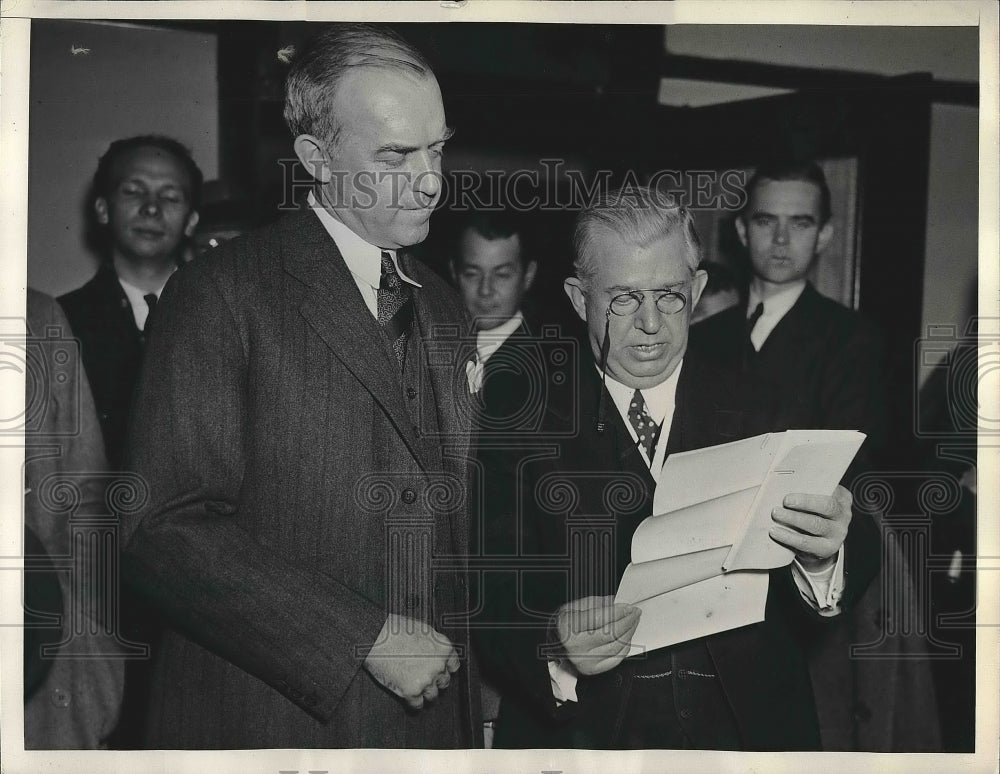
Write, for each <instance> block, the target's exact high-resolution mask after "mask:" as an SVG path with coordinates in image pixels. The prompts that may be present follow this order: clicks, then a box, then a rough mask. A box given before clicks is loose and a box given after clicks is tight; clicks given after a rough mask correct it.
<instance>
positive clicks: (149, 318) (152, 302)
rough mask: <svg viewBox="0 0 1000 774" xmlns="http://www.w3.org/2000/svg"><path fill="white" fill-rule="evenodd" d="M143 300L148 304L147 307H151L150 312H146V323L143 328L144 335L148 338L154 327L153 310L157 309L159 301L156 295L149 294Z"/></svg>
mask: <svg viewBox="0 0 1000 774" xmlns="http://www.w3.org/2000/svg"><path fill="white" fill-rule="evenodd" d="M142 299H143V301H145V302H146V306H147V307H149V311H148V312H146V322H145V324H144V325H143V326H142V333H143V335H144V336H148V335H149V332H150V331H151V330H152V326H153V310H154V309H156V301H157V297H156V293H147V294H146V295H144V296H143V297H142Z"/></svg>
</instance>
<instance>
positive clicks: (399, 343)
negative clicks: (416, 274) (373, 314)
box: [377, 251, 413, 366]
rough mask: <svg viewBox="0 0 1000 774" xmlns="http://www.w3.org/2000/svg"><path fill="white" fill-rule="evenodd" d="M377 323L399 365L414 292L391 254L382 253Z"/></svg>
mask: <svg viewBox="0 0 1000 774" xmlns="http://www.w3.org/2000/svg"><path fill="white" fill-rule="evenodd" d="M377 298H378V322H379V325H381V326H382V330H383V331H385V335H386V337H387V338H388V339H389V343H390V344H392V351H393V352H394V353H395V354H396V359H397V360H398V361H399V364H400V366H402V365H403V361H404V360H405V358H406V341H407V339H408V338H409V335H410V324H411V323H412V322H413V294H412V292H411V291H410V286H409V285H408V284H407V283H405V282H403V281H402V280H401V279H400V277H399V273H398V272H397V271H396V264H395V263H393V260H392V256H391V255H390V254H389V253H387V252H385V251H383V252H382V278H381V281H380V284H379V288H378V293H377Z"/></svg>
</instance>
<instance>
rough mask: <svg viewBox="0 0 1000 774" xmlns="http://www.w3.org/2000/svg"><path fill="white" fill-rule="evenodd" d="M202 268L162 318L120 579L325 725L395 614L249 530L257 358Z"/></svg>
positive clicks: (133, 451) (169, 297)
mask: <svg viewBox="0 0 1000 774" xmlns="http://www.w3.org/2000/svg"><path fill="white" fill-rule="evenodd" d="M213 260H215V259H213ZM218 260H222V259H218ZM202 268H203V267H198V266H195V265H192V266H189V267H186V268H185V269H182V270H181V271H179V272H177V273H176V274H175V276H174V277H173V278H172V279H171V281H170V282H169V283H168V285H167V287H166V289H165V291H164V293H163V297H162V299H161V302H160V304H159V305H158V306H157V310H156V312H157V319H156V326H155V330H154V332H153V334H152V336H151V337H150V340H149V346H148V349H147V352H146V357H145V363H144V368H143V373H142V376H141V378H140V383H139V387H138V391H137V395H136V399H135V403H134V408H133V421H132V425H131V430H130V436H129V443H128V448H127V457H126V465H127V467H128V468H129V469H131V470H133V471H135V472H136V473H138V474H139V475H140V476H141V478H142V479H144V481H145V484H146V486H147V487H148V493H142V492H140V493H138V497H139V498H140V499H142V498H143V497H145V496H146V495H148V498H147V499H146V500H145V503H144V504H143V505H142V506H141V507H137V510H136V511H135V512H134V513H133V514H131V515H125V516H123V519H122V546H123V549H122V569H123V575H124V576H125V577H126V579H127V580H129V581H130V582H131V583H132V584H133V585H134V586H135V587H136V588H137V589H138V590H139V591H140V592H141V593H142V594H144V595H145V596H147V597H148V598H149V599H150V600H151V601H152V603H153V604H155V605H157V606H158V607H159V608H160V609H161V610H162V611H163V613H164V614H165V615H166V617H167V618H168V619H169V620H170V621H171V623H172V624H173V626H175V627H176V628H177V629H179V630H180V631H182V632H183V633H184V634H185V635H186V636H188V637H190V638H191V639H192V640H194V641H195V642H197V643H199V644H200V645H202V646H203V647H206V648H208V649H209V650H212V651H213V652H215V653H216V654H218V655H219V656H221V657H222V658H224V659H226V660H228V661H230V662H231V663H233V664H235V665H236V666H238V667H240V668H241V669H243V670H245V671H246V672H248V673H250V674H252V675H254V676H256V677H258V678H259V679H261V680H263V681H264V682H265V683H267V684H268V685H270V686H271V687H273V688H275V689H276V690H278V691H280V692H281V693H282V694H284V695H285V696H286V697H288V698H289V699H290V700H292V701H293V702H296V703H297V704H298V705H299V706H301V707H302V708H303V709H305V710H306V711H308V712H310V713H312V714H314V715H315V716H317V717H319V718H320V719H328V718H329V717H330V716H331V715H332V713H333V711H334V709H335V708H336V706H337V704H338V702H339V700H340V698H341V697H342V696H343V694H344V692H345V691H346V690H347V688H348V685H349V684H350V683H351V681H352V680H353V679H354V678H355V676H356V674H357V671H358V669H359V668H360V667H361V664H362V661H363V657H364V654H363V653H359V652H358V651H357V648H358V645H359V644H361V643H371V642H374V641H375V638H376V636H377V635H378V633H379V631H380V629H381V627H382V625H383V623H384V621H385V617H386V614H385V611H384V610H382V609H381V608H380V607H379V606H377V605H376V604H374V603H372V602H371V601H369V600H368V599H365V598H363V597H361V596H359V595H358V594H357V593H356V592H354V591H353V590H351V589H350V588H347V587H345V586H344V585H343V584H341V583H339V582H337V581H335V580H334V579H332V578H331V577H329V576H326V575H324V574H322V573H319V572H316V571H312V570H308V569H304V568H302V567H300V566H297V565H296V563H295V562H294V561H291V560H290V558H288V557H282V556H280V555H278V554H277V553H276V552H275V551H274V550H272V549H269V548H268V546H266V545H264V544H262V543H261V542H258V541H257V540H256V539H254V538H253V537H252V536H251V535H250V534H249V533H248V532H247V531H246V529H244V528H243V527H242V525H241V520H240V513H239V511H238V503H239V501H240V490H241V486H242V485H243V479H244V475H245V473H244V471H245V464H246V463H245V461H246V459H247V456H248V455H250V454H251V453H252V451H253V445H254V443H255V438H254V435H255V428H254V427H252V426H250V423H249V421H248V411H247V404H248V400H249V399H250V396H249V387H248V379H247V369H248V363H249V362H250V358H251V357H252V345H251V341H250V336H249V334H248V333H247V331H246V330H242V329H241V327H240V323H239V319H238V315H236V314H234V312H233V309H232V307H231V305H230V303H229V302H228V301H227V299H226V297H225V296H224V294H223V293H222V292H221V290H220V287H219V285H218V284H217V283H216V281H215V279H214V277H213V275H212V274H211V273H209V271H208V270H201V269H202ZM186 269H194V271H188V270H186ZM278 517H280V518H295V514H279V515H276V518H278Z"/></svg>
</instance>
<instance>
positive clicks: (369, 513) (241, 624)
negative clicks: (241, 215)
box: [122, 24, 481, 749]
mask: <svg viewBox="0 0 1000 774" xmlns="http://www.w3.org/2000/svg"><path fill="white" fill-rule="evenodd" d="M285 119H286V122H287V124H288V126H289V129H290V130H291V134H292V136H293V137H294V138H295V139H294V144H293V147H294V150H295V153H296V156H297V157H298V159H299V161H300V162H301V164H302V166H303V167H304V168H305V170H306V172H307V173H308V174H309V176H310V177H311V178H312V182H311V186H310V191H309V195H308V206H307V207H305V208H303V209H301V210H299V211H297V212H294V213H290V214H288V215H286V216H285V217H284V218H282V219H281V220H279V221H278V222H277V223H275V224H273V225H270V226H267V227H266V228H263V229H260V230H258V231H253V232H250V233H248V234H245V235H243V236H242V237H238V238H236V239H233V240H231V241H229V242H227V243H226V244H224V245H222V246H220V247H218V248H216V249H214V250H212V252H211V253H210V254H209V255H206V256H205V257H204V258H203V259H201V260H196V261H192V262H191V263H189V264H187V265H185V266H184V267H183V268H182V269H180V270H179V271H178V272H177V274H176V275H175V276H174V277H173V279H172V280H171V281H170V282H169V283H168V285H167V288H166V291H165V293H164V297H163V300H162V302H161V304H160V307H159V308H158V309H157V321H156V335H155V336H153V337H152V339H151V342H150V351H149V357H147V360H146V363H145V366H144V370H143V373H142V377H141V379H140V385H139V390H138V393H137V399H136V401H137V402H136V406H137V410H136V412H135V419H134V422H133V424H132V429H131V432H130V436H129V445H128V454H127V461H128V464H129V465H130V466H132V468H133V469H134V470H135V471H136V472H137V473H139V474H141V475H142V476H144V478H145V479H146V480H147V481H148V482H149V491H150V500H149V503H148V506H147V507H145V508H144V509H142V511H140V512H139V513H138V514H136V515H135V516H134V517H129V518H127V519H125V520H124V522H123V526H122V531H123V533H124V538H123V540H124V548H123V558H122V561H123V572H124V573H126V574H128V575H130V576H131V577H132V579H133V581H134V582H135V583H136V584H137V585H138V586H139V587H141V589H142V591H143V592H144V593H145V594H146V595H147V596H148V598H149V600H150V602H151V603H152V604H153V605H156V606H157V607H158V608H159V609H161V610H162V611H163V613H164V614H165V616H167V618H168V619H169V622H170V626H171V628H169V629H168V630H167V632H166V635H165V637H164V646H163V649H162V658H160V659H159V660H158V662H157V663H156V664H155V665H154V683H153V700H152V704H151V711H150V716H149V718H148V719H147V723H146V737H145V742H146V744H147V746H149V747H152V748H171V749H172V748H188V749H205V748H260V747H271V748H279V747H280V748H300V747H306V748H328V747H381V748H400V747H407V748H432V747H433V748H456V747H474V746H477V745H478V739H479V733H480V731H481V729H477V727H476V726H477V724H476V718H477V716H478V712H479V707H478V702H479V697H478V692H477V690H476V683H475V676H474V674H470V672H472V671H473V670H470V668H469V667H470V666H471V662H470V661H469V660H468V635H467V624H465V623H464V622H463V620H462V615H461V614H462V613H463V611H465V610H467V606H468V597H467V588H466V573H465V572H464V570H463V568H462V565H461V562H462V557H464V556H465V552H466V544H467V530H468V516H467V513H466V510H465V506H464V499H465V486H466V483H467V476H468V464H467V456H468V452H467V449H468V444H469V425H468V419H467V418H466V417H465V416H464V415H461V414H458V413H456V412H455V404H456V400H457V398H458V395H456V389H467V387H464V386H463V383H464V373H461V374H459V376H460V377H461V379H462V381H461V382H458V381H457V380H456V379H453V371H454V369H453V368H452V367H450V366H449V367H448V368H444V369H442V368H441V367H440V364H438V365H439V367H437V368H432V363H431V362H430V359H429V356H428V352H427V349H428V347H430V346H432V345H436V344H438V343H441V342H440V340H438V341H433V339H435V337H436V336H437V335H438V333H439V331H442V329H443V330H444V331H447V332H450V334H451V338H450V339H449V341H448V342H444V346H451V342H453V341H454V335H455V332H456V331H459V330H467V329H468V318H467V316H466V315H465V312H464V309H463V308H462V305H461V301H460V299H459V298H458V296H457V295H456V294H455V292H454V291H453V290H452V289H451V288H449V287H448V286H447V284H446V283H445V282H444V281H443V280H441V279H440V278H439V277H438V276H437V275H436V274H435V273H434V272H432V271H430V270H429V269H427V268H426V267H425V266H423V265H422V264H420V263H419V262H417V261H416V260H413V258H412V256H410V255H407V254H406V253H405V251H404V250H405V248H407V247H409V246H411V245H415V244H417V243H419V242H421V241H423V240H424V238H425V237H426V235H427V233H428V229H429V221H430V217H431V213H432V212H433V210H434V207H435V205H436V204H437V202H438V200H439V198H440V195H441V190H442V189H441V177H440V175H441V156H442V152H443V149H444V145H445V142H446V141H447V140H448V138H449V137H450V135H451V130H450V129H449V127H448V125H447V123H446V120H445V113H444V106H443V103H442V98H441V92H440V89H439V87H438V82H437V79H436V78H435V77H434V74H433V72H432V70H431V67H430V65H429V64H428V62H427V60H426V59H425V58H424V57H423V56H422V55H421V54H420V52H419V51H417V50H416V49H415V48H413V47H412V46H411V45H410V44H409V43H407V42H406V41H405V40H403V39H402V38H400V37H399V36H398V35H396V34H395V33H394V32H393V31H392V30H390V29H388V28H384V27H379V26H373V25H348V24H338V25H330V26H327V27H325V28H324V29H323V30H322V31H321V32H319V33H318V34H317V35H316V36H315V37H314V38H313V39H312V40H310V41H309V42H308V43H307V44H306V45H305V47H304V48H303V49H302V50H301V51H300V52H298V53H297V55H296V57H295V59H294V62H293V64H292V67H291V69H290V71H289V74H288V78H287V82H286V99H285ZM455 346H457V342H455ZM458 367H460V368H464V363H463V364H460V365H459V366H458ZM439 560H443V561H444V562H446V563H447V564H446V565H445V566H439V565H435V564H434V563H435V562H438V561H439ZM460 666H461V668H460Z"/></svg>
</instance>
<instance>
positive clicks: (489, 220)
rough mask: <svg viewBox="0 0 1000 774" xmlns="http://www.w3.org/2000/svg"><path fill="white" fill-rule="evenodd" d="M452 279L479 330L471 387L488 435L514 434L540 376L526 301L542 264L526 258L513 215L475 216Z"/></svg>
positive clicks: (462, 234)
mask: <svg viewBox="0 0 1000 774" xmlns="http://www.w3.org/2000/svg"><path fill="white" fill-rule="evenodd" d="M450 269H451V276H452V279H453V281H454V282H455V286H456V287H457V288H458V292H459V295H461V297H462V301H463V302H464V303H465V309H466V311H468V313H469V315H470V316H471V317H472V320H473V324H474V325H475V329H476V357H475V359H474V362H473V363H472V365H471V366H470V370H469V378H470V381H471V384H472V387H473V388H474V389H476V390H481V395H480V398H481V405H482V407H483V409H484V412H483V413H482V414H481V416H480V421H481V422H482V423H483V424H484V425H485V429H488V430H514V429H516V427H517V425H518V423H519V421H520V419H521V416H520V415H521V413H522V409H523V408H524V405H525V401H526V400H527V399H528V396H529V394H530V392H531V387H532V385H531V378H532V374H537V373H538V368H537V367H536V366H537V365H538V363H537V360H538V357H537V354H538V352H537V347H534V346H532V341H533V338H532V336H531V333H532V331H531V330H530V323H529V322H528V320H526V319H525V313H524V299H525V295H526V294H527V293H528V291H529V290H530V289H531V286H532V284H533V283H534V281H535V274H536V273H537V271H538V262H537V261H535V260H534V259H533V258H531V257H529V256H528V254H527V250H526V246H525V233H524V228H523V226H522V221H521V220H519V218H518V216H517V215H516V214H514V213H511V212H488V211H487V212H474V213H472V214H471V215H470V216H469V217H468V219H467V220H466V221H465V223H464V225H463V227H462V228H461V230H460V231H459V234H458V240H457V244H456V247H455V254H454V257H453V258H452V260H451V262H450Z"/></svg>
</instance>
